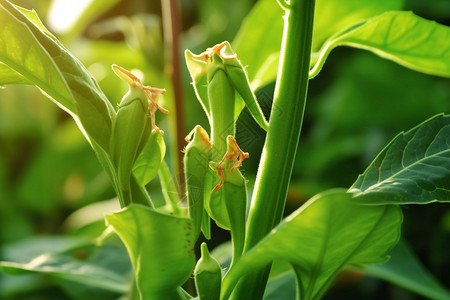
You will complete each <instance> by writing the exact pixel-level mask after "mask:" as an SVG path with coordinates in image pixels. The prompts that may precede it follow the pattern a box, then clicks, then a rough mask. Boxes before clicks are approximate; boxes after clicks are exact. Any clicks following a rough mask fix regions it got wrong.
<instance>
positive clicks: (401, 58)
mask: <svg viewBox="0 0 450 300" xmlns="http://www.w3.org/2000/svg"><path fill="white" fill-rule="evenodd" d="M338 46H350V47H355V48H360V49H365V50H368V51H371V52H373V53H375V54H377V55H379V56H381V57H383V58H386V59H389V60H392V61H394V62H396V63H398V64H400V65H402V66H405V67H407V68H410V69H413V70H415V71H418V72H423V73H426V74H430V75H437V76H443V77H450V27H448V26H444V25H441V24H438V23H436V22H434V21H429V20H426V19H423V18H421V17H419V16H416V15H414V14H413V13H412V12H387V13H384V14H382V15H380V16H377V17H375V18H372V19H369V20H367V21H365V22H363V23H361V24H359V25H357V26H353V27H351V28H349V29H347V30H345V31H343V32H341V33H340V34H338V35H336V36H334V37H332V38H331V39H330V40H328V41H327V42H326V43H325V45H324V46H323V48H322V49H321V50H320V52H319V53H317V54H315V55H314V56H315V60H313V63H314V62H315V65H314V68H313V69H312V70H311V71H310V77H314V76H316V75H317V74H318V73H319V72H320V69H321V68H322V66H323V64H324V63H325V60H326V58H327V56H328V55H329V53H330V52H331V50H333V49H334V48H336V47H338Z"/></svg>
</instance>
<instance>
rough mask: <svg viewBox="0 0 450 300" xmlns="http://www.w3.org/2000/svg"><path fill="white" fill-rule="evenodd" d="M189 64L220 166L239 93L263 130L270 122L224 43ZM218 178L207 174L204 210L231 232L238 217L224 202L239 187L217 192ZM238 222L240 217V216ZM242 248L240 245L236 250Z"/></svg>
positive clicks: (190, 59)
mask: <svg viewBox="0 0 450 300" xmlns="http://www.w3.org/2000/svg"><path fill="white" fill-rule="evenodd" d="M186 60H187V65H188V68H189V71H190V74H191V76H192V79H193V84H194V89H195V92H196V95H197V98H198V100H199V101H200V103H201V104H202V106H203V108H204V110H205V112H206V115H207V116H208V118H209V121H210V126H211V142H212V153H211V160H212V161H215V162H218V161H220V160H221V159H222V157H223V156H224V155H227V154H226V153H227V136H234V135H235V128H236V126H235V120H236V119H237V112H236V109H235V107H236V101H241V100H240V98H239V97H237V95H236V91H237V92H238V93H239V94H240V95H241V97H242V98H243V99H244V100H245V103H246V104H247V106H248V108H249V110H250V112H251V113H252V115H253V117H254V118H255V120H256V121H257V122H258V123H259V124H260V126H261V127H262V128H264V129H267V122H266V120H265V119H264V116H263V114H262V111H261V109H260V108H259V105H258V103H257V102H256V97H255V96H254V94H253V92H252V90H251V88H250V84H249V82H248V78H247V74H246V72H245V70H244V68H243V67H242V65H241V63H240V62H239V61H238V60H237V58H236V54H234V53H233V51H232V49H231V47H230V45H229V43H228V42H223V43H221V44H218V45H215V46H214V47H212V48H208V49H207V50H206V51H205V52H203V53H201V54H199V55H194V54H192V53H191V52H189V51H186ZM240 106H241V105H239V107H240ZM213 166H214V164H213ZM219 169H220V167H219ZM237 173H238V172H236V174H237ZM239 174H240V173H239ZM241 177H242V175H241ZM216 178H217V177H216V175H215V174H214V172H213V171H210V172H208V173H207V174H206V177H205V200H204V205H205V209H206V211H207V212H208V214H209V215H210V216H211V218H213V219H214V220H215V221H216V223H217V224H218V225H219V226H220V227H222V228H225V229H232V226H231V223H232V222H235V221H236V220H234V221H231V219H230V217H231V218H234V217H235V216H234V212H233V209H232V207H231V206H229V207H227V205H231V204H229V203H228V204H227V200H226V199H225V198H226V197H229V198H230V199H231V198H233V195H232V193H229V190H233V188H234V187H236V186H231V189H229V188H228V186H229V184H228V182H227V183H226V184H225V186H224V188H223V189H222V190H220V191H214V186H215V185H216V184H217V183H215V181H216V180H217V179H216ZM242 182H243V183H242V184H240V185H239V187H240V188H242V191H241V190H240V192H242V195H244V194H245V195H246V193H245V188H246V186H245V180H244V178H243V177H242ZM243 203H244V207H245V205H246V196H245V197H244V200H243ZM239 214H240V212H239V213H237V215H239ZM239 218H241V217H240V216H239ZM244 219H245V214H244ZM235 227H236V226H235ZM242 228H244V227H242ZM232 230H235V229H232ZM240 247H241V246H240V244H239V243H238V244H237V248H240Z"/></svg>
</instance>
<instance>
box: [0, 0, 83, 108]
mask: <svg viewBox="0 0 450 300" xmlns="http://www.w3.org/2000/svg"><path fill="white" fill-rule="evenodd" d="M0 5H1V6H0V28H1V29H0V37H1V38H0V61H1V62H2V63H3V64H5V65H7V66H8V67H9V68H10V69H12V70H14V71H16V72H17V73H19V74H21V75H22V77H25V78H27V79H28V80H29V81H31V82H32V83H33V84H35V85H37V86H38V87H39V88H40V89H41V90H42V91H43V92H45V93H46V94H47V95H48V96H49V97H51V99H52V100H53V101H55V102H56V103H57V104H58V105H60V106H62V107H63V108H64V109H65V110H66V111H68V112H70V113H72V114H74V113H75V103H74V101H73V99H72V95H71V93H70V91H69V89H68V87H67V85H66V82H65V80H64V78H63V76H62V74H61V71H60V70H59V69H58V67H57V66H56V65H55V63H54V61H53V60H52V57H51V56H50V55H49V53H48V52H47V51H46V50H45V49H44V48H43V47H41V46H40V45H39V41H38V40H37V39H36V37H35V36H34V35H33V33H32V32H30V30H29V29H28V27H27V25H26V24H25V23H22V22H21V20H19V19H17V18H16V17H15V16H13V15H12V14H11V12H9V11H8V10H7V8H9V9H10V10H14V8H13V7H12V6H11V4H9V3H5V2H3V1H2V2H0ZM4 5H8V6H7V7H4ZM16 13H19V12H17V11H16ZM24 18H25V17H24Z"/></svg>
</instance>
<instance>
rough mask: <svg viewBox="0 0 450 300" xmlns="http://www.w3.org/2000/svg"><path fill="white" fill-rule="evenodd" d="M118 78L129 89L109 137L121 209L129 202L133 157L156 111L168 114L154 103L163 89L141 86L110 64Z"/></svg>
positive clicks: (154, 127)
mask: <svg viewBox="0 0 450 300" xmlns="http://www.w3.org/2000/svg"><path fill="white" fill-rule="evenodd" d="M113 70H114V72H115V73H116V75H117V76H119V77H120V78H122V79H124V80H125V81H126V82H127V83H128V85H129V90H128V92H127V93H126V94H125V96H124V97H123V98H122V100H121V102H120V104H119V109H118V111H117V114H116V116H115V118H114V122H113V128H112V138H111V145H110V149H111V156H112V160H113V163H114V165H115V168H116V173H117V178H118V184H119V189H120V191H118V194H119V200H120V202H121V206H122V207H123V206H127V205H129V204H130V203H131V202H132V197H131V194H132V193H131V192H130V179H131V176H132V170H133V165H134V163H135V161H136V158H137V157H138V155H139V154H140V152H141V151H142V149H143V148H144V146H145V145H146V143H147V141H148V138H149V135H150V133H151V131H152V129H153V130H155V131H157V132H159V128H158V127H157V126H156V125H155V112H156V110H158V109H160V110H161V111H162V112H165V113H167V111H166V110H165V109H164V108H162V107H160V106H159V105H158V104H157V103H156V96H157V95H158V94H163V93H165V90H163V89H157V88H151V87H147V86H144V85H142V82H141V80H140V79H139V78H138V77H136V76H135V75H134V74H132V73H131V72H129V71H127V70H125V69H124V68H122V67H119V66H117V65H113Z"/></svg>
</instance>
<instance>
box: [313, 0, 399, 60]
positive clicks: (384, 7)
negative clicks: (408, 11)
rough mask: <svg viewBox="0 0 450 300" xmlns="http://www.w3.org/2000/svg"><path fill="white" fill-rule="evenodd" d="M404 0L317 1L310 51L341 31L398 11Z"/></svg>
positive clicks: (316, 49) (316, 48) (318, 47)
mask: <svg viewBox="0 0 450 300" xmlns="http://www.w3.org/2000/svg"><path fill="white" fill-rule="evenodd" d="M403 2H404V0H346V1H341V0H317V1H316V11H315V15H314V33H313V45H312V51H313V52H315V51H318V50H319V49H320V48H321V46H322V45H323V43H324V42H325V41H326V40H327V39H328V38H330V37H331V36H333V35H334V34H336V33H337V32H340V31H342V30H343V29H346V28H348V27H349V26H352V25H354V24H357V23H359V22H361V21H364V20H366V19H368V18H370V17H373V16H376V15H379V14H381V13H383V12H385V11H390V10H400V9H402V7H403Z"/></svg>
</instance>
